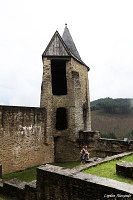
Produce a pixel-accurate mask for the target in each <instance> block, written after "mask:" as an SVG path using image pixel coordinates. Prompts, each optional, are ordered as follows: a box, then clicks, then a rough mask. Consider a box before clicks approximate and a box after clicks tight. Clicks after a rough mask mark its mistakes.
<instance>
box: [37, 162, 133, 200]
mask: <svg viewBox="0 0 133 200" xmlns="http://www.w3.org/2000/svg"><path fill="white" fill-rule="evenodd" d="M111 194H113V198H112V199H115V198H117V195H121V196H123V197H124V198H125V199H131V198H132V195H133V186H132V185H131V184H126V183H121V182H118V181H114V180H111V179H106V178H102V177H97V176H94V175H91V174H85V173H82V172H78V173H76V172H75V171H74V170H71V169H65V168H61V167H57V166H51V165H46V166H42V167H39V168H38V169H37V200H44V199H45V200H49V199H51V200H59V199H60V200H73V199H75V200H92V199H93V200H98V199H100V200H103V199H106V198H107V195H111ZM114 197H115V198H114ZM121 199H122V198H121Z"/></svg>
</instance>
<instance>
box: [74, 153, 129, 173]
mask: <svg viewBox="0 0 133 200" xmlns="http://www.w3.org/2000/svg"><path fill="white" fill-rule="evenodd" d="M132 154H133V151H131V152H125V153H121V154H117V155H114V156H110V157H108V156H107V157H106V158H100V159H98V161H94V162H91V163H88V164H84V165H81V166H78V167H75V168H74V170H75V171H77V172H80V171H82V170H85V169H88V168H90V167H95V166H97V165H99V164H102V163H105V162H109V161H112V160H116V159H119V158H122V157H124V156H128V155H132Z"/></svg>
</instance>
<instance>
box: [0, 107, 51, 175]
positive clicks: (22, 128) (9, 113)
mask: <svg viewBox="0 0 133 200" xmlns="http://www.w3.org/2000/svg"><path fill="white" fill-rule="evenodd" d="M46 120H47V119H46V110H45V109H44V108H33V107H17V106H0V163H1V164H2V167H3V172H4V173H9V172H13V171H18V170H23V169H25V168H29V167H32V166H37V165H39V164H42V163H46V162H52V161H53V160H54V147H53V140H52V138H51V139H50V140H49V143H48V144H46Z"/></svg>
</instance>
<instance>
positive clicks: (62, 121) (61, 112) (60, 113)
mask: <svg viewBox="0 0 133 200" xmlns="http://www.w3.org/2000/svg"><path fill="white" fill-rule="evenodd" d="M56 129H57V130H64V129H67V112H66V109H65V108H57V110H56Z"/></svg>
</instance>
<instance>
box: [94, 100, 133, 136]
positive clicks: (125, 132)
mask: <svg viewBox="0 0 133 200" xmlns="http://www.w3.org/2000/svg"><path fill="white" fill-rule="evenodd" d="M108 102H110V103H109V104H108ZM115 102H116V101H115ZM123 102H124V104H122V103H123ZM129 102H130V99H126V100H125V99H117V104H115V105H116V107H115V109H112V105H113V103H114V99H110V98H105V99H99V100H96V101H94V102H91V110H92V111H91V118H92V130H99V131H100V132H101V134H102V137H109V138H118V139H123V138H124V137H128V138H130V139H133V112H132V109H123V108H122V105H124V107H125V108H127V107H128V105H129ZM105 103H107V104H108V105H111V107H109V109H106V110H105V109H104V108H103V107H100V106H101V105H105ZM119 106H120V107H119ZM110 108H111V109H110ZM116 108H117V109H116ZM128 108H129V107H128ZM108 111H109V112H108ZM110 111H111V112H110Z"/></svg>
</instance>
